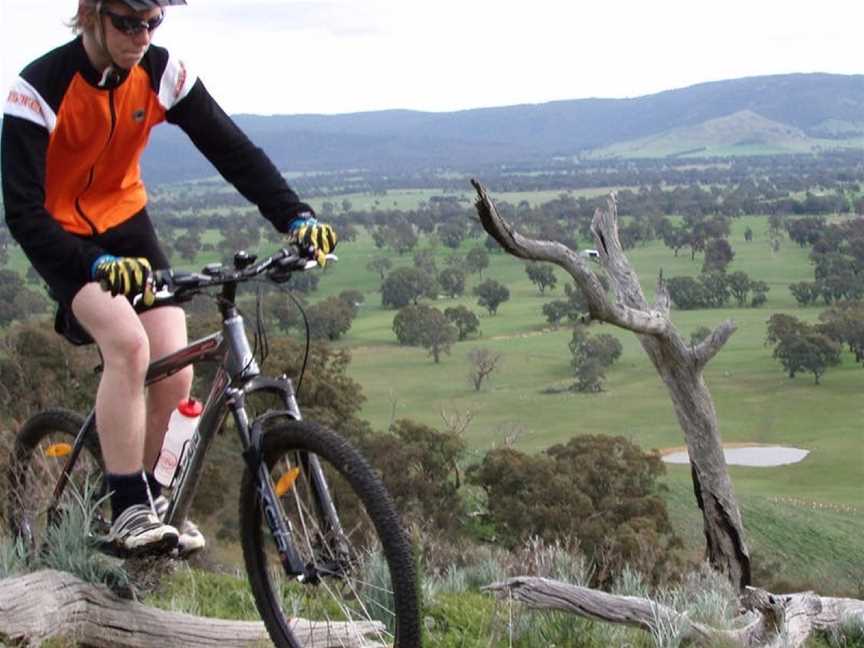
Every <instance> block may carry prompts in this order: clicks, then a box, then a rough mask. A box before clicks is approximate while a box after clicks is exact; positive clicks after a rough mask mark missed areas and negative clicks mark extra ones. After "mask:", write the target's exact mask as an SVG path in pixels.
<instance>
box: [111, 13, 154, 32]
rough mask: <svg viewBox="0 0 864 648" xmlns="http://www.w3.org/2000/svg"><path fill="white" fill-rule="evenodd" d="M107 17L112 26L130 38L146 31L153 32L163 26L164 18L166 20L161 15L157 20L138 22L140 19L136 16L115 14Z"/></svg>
mask: <svg viewBox="0 0 864 648" xmlns="http://www.w3.org/2000/svg"><path fill="white" fill-rule="evenodd" d="M106 13H107V12H106ZM107 15H108V17H109V18H110V19H111V24H113V25H114V27H115V28H117V30H118V31H121V32H123V33H124V34H128V35H130V36H133V35H135V34H140V33H142V32H144V31H148V32H152V31H153V30H154V29H156V28H157V27H158V26H159V25H161V24H162V18H164V16H163V15H161V14H160V15H158V16H156V17H155V18H151V19H150V20H138V18H135V17H134V16H121V15H119V14H113V13H109V14H107Z"/></svg>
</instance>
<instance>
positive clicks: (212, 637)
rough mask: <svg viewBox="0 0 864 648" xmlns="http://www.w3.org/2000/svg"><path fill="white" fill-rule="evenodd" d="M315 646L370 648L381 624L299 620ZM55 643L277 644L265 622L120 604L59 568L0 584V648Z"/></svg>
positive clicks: (113, 647) (190, 647) (121, 646)
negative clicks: (370, 637) (60, 639)
mask: <svg viewBox="0 0 864 648" xmlns="http://www.w3.org/2000/svg"><path fill="white" fill-rule="evenodd" d="M295 624H296V625H295V628H296V631H297V632H296V634H297V635H298V637H303V638H304V639H305V640H306V643H305V644H304V645H305V646H309V647H310V648H331V647H335V646H355V647H357V648H361V647H362V648H371V647H372V646H376V645H378V644H376V643H373V642H367V641H366V640H364V639H363V638H362V637H363V636H364V635H369V634H374V633H375V632H380V631H381V627H380V625H379V624H375V623H368V622H367V623H353V624H347V623H342V624H334V623H328V624H326V626H325V625H324V624H316V623H313V622H310V621H306V620H303V619H296V620H295ZM52 637H63V638H64V639H67V640H71V641H74V642H76V643H78V644H84V645H88V646H97V647H99V648H103V647H104V648H151V647H155V646H158V647H159V648H174V647H177V648H180V647H182V648H199V647H200V648H203V647H205V646H217V645H218V646H220V647H228V646H231V647H233V646H269V645H272V644H271V642H270V639H269V637H268V635H267V631H266V630H265V628H264V624H263V623H261V622H254V621H228V620H224V619H211V618H203V617H196V616H193V615H191V614H183V613H179V612H168V611H166V610H159V609H156V608H152V607H148V606H146V605H143V604H141V603H138V602H135V601H130V600H128V599H124V598H121V597H119V596H117V595H116V594H114V593H113V592H111V591H110V590H109V589H108V588H107V587H104V586H101V585H93V584H91V583H85V582H84V581H82V580H80V579H79V578H77V577H75V576H73V575H71V574H67V573H65V572H59V571H54V570H42V571H37V572H33V573H30V574H26V575H23V576H17V577H14V578H7V579H5V580H0V645H14V646H39V645H41V644H42V642H44V641H45V640H47V639H50V638H52Z"/></svg>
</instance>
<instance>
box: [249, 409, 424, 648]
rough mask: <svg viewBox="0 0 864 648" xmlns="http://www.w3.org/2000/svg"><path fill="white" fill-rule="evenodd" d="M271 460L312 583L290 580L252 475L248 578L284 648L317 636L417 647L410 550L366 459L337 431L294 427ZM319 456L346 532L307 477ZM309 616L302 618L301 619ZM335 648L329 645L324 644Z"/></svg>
mask: <svg viewBox="0 0 864 648" xmlns="http://www.w3.org/2000/svg"><path fill="white" fill-rule="evenodd" d="M263 453H264V462H265V463H266V464H267V466H268V468H269V473H270V478H271V480H272V483H273V484H274V490H275V492H276V494H277V495H278V496H279V499H280V502H281V505H282V508H283V512H284V514H285V519H286V522H287V524H288V527H289V530H290V534H291V541H292V542H293V544H294V547H295V548H296V550H297V551H298V553H299V554H300V556H301V558H302V560H303V562H304V563H305V564H306V566H307V573H311V574H314V577H313V578H308V579H299V578H289V577H287V576H286V575H285V572H284V570H283V568H282V565H281V563H280V560H279V554H278V553H277V551H276V548H275V544H274V541H273V538H272V534H271V533H270V528H269V527H268V525H267V522H266V520H265V518H264V512H263V510H262V504H261V498H260V496H259V493H258V480H257V478H256V476H255V475H253V474H252V473H251V472H250V470H249V469H248V468H247V469H246V471H245V473H244V476H243V482H242V486H241V492H240V528H241V534H242V544H243V557H244V560H245V563H246V571H247V573H248V575H249V582H250V585H251V588H252V592H253V594H254V597H255V603H256V605H257V607H258V611H259V612H260V614H261V617H262V618H263V620H264V624H265V625H266V627H267V630H268V632H269V633H270V638H271V639H272V640H273V642H274V643H275V644H276V645H277V646H280V647H282V646H288V647H290V648H299V647H300V646H303V645H308V644H310V643H311V641H310V640H311V639H312V637H313V636H314V637H315V638H316V639H317V640H319V641H321V640H322V638H327V639H328V640H330V641H332V645H337V646H342V645H345V646H353V645H361V643H362V642H361V641H360V637H362V636H365V637H366V640H367V641H369V642H370V643H362V645H375V646H378V645H381V646H394V645H395V646H399V647H400V648H414V647H416V646H420V627H419V608H418V599H417V587H416V577H415V572H414V563H413V558H412V555H411V550H410V545H409V543H408V540H407V538H406V536H405V533H404V531H403V530H402V527H401V525H400V523H399V518H398V515H397V514H396V511H395V509H394V508H393V504H392V501H391V500H390V497H389V495H388V494H387V492H386V491H385V489H384V486H383V484H382V483H381V481H380V480H379V479H378V478H377V477H376V475H375V474H374V472H373V471H372V469H371V468H370V467H369V465H368V464H367V463H366V461H365V460H364V459H363V458H362V457H361V456H360V454H359V453H358V452H357V451H356V450H354V449H353V448H352V447H351V446H350V445H349V444H348V443H347V442H346V441H345V440H344V439H342V438H341V437H339V436H338V435H337V434H335V433H334V432H331V431H329V430H326V429H324V428H322V427H320V426H318V425H316V424H312V423H306V422H297V421H291V420H287V419H286V420H284V421H280V422H279V423H277V424H274V425H273V426H272V427H270V429H268V431H267V432H266V434H265V436H264V447H263ZM310 454H313V455H315V456H317V458H318V461H320V464H321V467H322V469H323V472H324V475H325V476H326V479H327V484H328V487H329V489H330V494H331V497H332V501H333V504H334V506H335V508H336V510H337V511H338V515H339V518H340V521H341V527H342V533H336V532H334V530H333V529H332V525H331V524H330V523H329V522H328V521H327V518H326V516H325V515H323V514H322V513H321V506H320V504H319V502H320V500H319V499H317V498H316V497H315V493H314V488H313V486H312V478H311V473H310V470H309V459H308V457H309V455H310ZM298 617H302V618H298ZM327 645H331V644H329V643H328V644H327Z"/></svg>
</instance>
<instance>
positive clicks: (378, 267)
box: [366, 257, 393, 281]
mask: <svg viewBox="0 0 864 648" xmlns="http://www.w3.org/2000/svg"><path fill="white" fill-rule="evenodd" d="M392 267H393V262H392V261H391V260H390V257H375V258H374V259H372V260H371V261H370V262H369V263H367V264H366V269H367V270H368V271H369V272H374V273H376V274H377V275H378V277H380V279H381V281H384V277H385V276H386V275H387V271H388V270H390V268H392Z"/></svg>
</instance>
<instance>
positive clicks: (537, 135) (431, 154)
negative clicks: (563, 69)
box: [143, 74, 864, 182]
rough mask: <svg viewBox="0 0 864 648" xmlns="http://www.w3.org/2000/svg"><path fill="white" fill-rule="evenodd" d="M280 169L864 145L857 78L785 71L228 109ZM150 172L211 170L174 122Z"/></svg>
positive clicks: (160, 131) (155, 175)
mask: <svg viewBox="0 0 864 648" xmlns="http://www.w3.org/2000/svg"><path fill="white" fill-rule="evenodd" d="M234 117H235V119H236V120H237V122H238V123H239V124H240V125H241V127H242V128H244V129H245V130H246V132H247V133H248V134H249V135H250V136H251V137H252V139H253V140H254V141H255V142H257V143H258V144H259V145H261V146H262V147H263V148H264V149H265V150H266V151H267V152H268V153H269V154H270V155H271V156H272V157H273V159H274V161H275V162H276V164H277V165H278V166H279V167H280V168H281V169H286V170H297V171H303V170H332V169H350V168H358V167H363V168H370V169H375V170H381V171H386V170H405V169H416V168H431V167H447V168H455V169H466V170H471V169H473V168H476V167H478V166H480V165H486V164H495V163H512V162H531V161H532V160H547V159H549V158H551V157H554V156H574V155H582V156H586V155H587V156H620V157H667V156H682V155H697V156H698V155H706V156H707V155H742V154H744V155H746V154H754V153H774V154H776V153H800V152H806V151H811V150H815V149H817V148H822V149H824V148H830V147H838V146H859V147H861V148H862V150H864V75H832V74H789V75H777V76H763V77H750V78H744V79H734V80H729V81H717V82H712V83H703V84H699V85H694V86H690V87H688V88H681V89H677V90H669V91H666V92H660V93H658V94H653V95H647V96H643V97H635V98H630V99H577V100H572V101H554V102H549V103H543V104H530V105H528V104H526V105H517V106H504V107H496V108H479V109H474V110H462V111H457V112H446V113H431V112H420V111H411V110H383V111H374V112H365V113H350V114H343V115H273V116H266V117H265V116H257V115H235V116H234ZM143 164H144V172H145V176H146V177H147V178H148V179H149V180H151V181H160V182H161V181H171V180H187V179H192V178H196V177H204V176H210V175H213V174H214V171H213V169H212V167H210V165H209V164H208V163H207V162H206V161H204V160H203V158H202V157H201V156H200V155H198V154H197V153H194V149H193V148H192V146H191V144H189V142H188V141H187V140H186V138H185V137H184V136H183V134H182V133H181V132H180V131H179V130H178V129H176V128H171V127H161V128H157V129H156V130H155V131H154V132H153V136H152V145H151V146H150V147H149V149H148V151H147V152H146V154H145V157H144V162H143Z"/></svg>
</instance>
